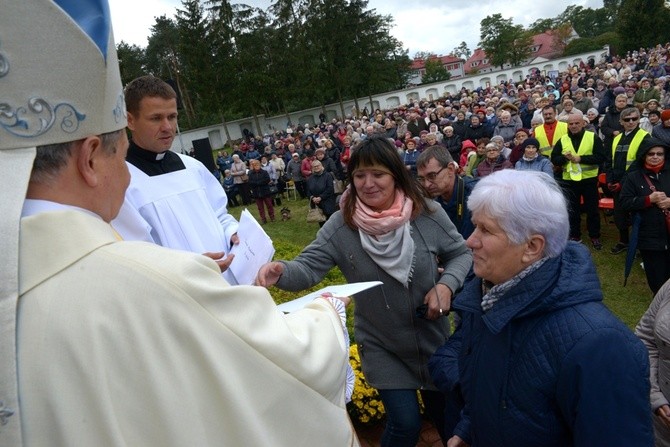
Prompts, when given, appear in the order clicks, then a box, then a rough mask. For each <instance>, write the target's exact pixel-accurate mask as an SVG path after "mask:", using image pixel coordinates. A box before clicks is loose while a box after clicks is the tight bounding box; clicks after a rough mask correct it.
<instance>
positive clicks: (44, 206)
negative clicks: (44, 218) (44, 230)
mask: <svg viewBox="0 0 670 447" xmlns="http://www.w3.org/2000/svg"><path fill="white" fill-rule="evenodd" d="M65 210H75V211H80V212H82V213H86V214H89V215H91V216H94V217H97V218H98V219H100V220H102V217H100V216H98V215H97V214H95V213H94V212H93V211H90V210H87V209H84V208H79V207H78V206H73V205H64V204H62V203H58V202H51V201H49V200H38V199H26V200H25V201H24V202H23V209H22V210H21V217H28V216H34V215H35V214H40V213H48V212H53V211H65Z"/></svg>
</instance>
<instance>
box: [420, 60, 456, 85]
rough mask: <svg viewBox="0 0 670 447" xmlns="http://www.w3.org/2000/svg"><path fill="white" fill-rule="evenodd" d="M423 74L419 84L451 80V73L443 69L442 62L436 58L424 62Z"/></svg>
mask: <svg viewBox="0 0 670 447" xmlns="http://www.w3.org/2000/svg"><path fill="white" fill-rule="evenodd" d="M424 69H425V70H426V72H425V74H424V75H423V76H422V77H421V83H423V84H427V83H429V82H438V81H448V80H449V79H451V73H449V71H448V70H447V69H446V68H444V65H442V61H441V60H440V59H439V58H437V57H432V58H430V59H428V60H427V61H426V62H425V65H424Z"/></svg>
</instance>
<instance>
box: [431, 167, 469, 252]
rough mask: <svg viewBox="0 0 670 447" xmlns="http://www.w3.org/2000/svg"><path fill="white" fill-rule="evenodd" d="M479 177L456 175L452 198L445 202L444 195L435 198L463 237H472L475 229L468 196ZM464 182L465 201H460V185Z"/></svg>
mask: <svg viewBox="0 0 670 447" xmlns="http://www.w3.org/2000/svg"><path fill="white" fill-rule="evenodd" d="M478 180H479V179H471V178H468V177H460V178H459V177H458V176H455V177H454V190H453V193H452V194H451V199H449V202H445V201H444V199H443V198H442V196H440V197H437V198H436V199H435V200H436V201H437V203H439V204H440V205H442V209H443V210H444V211H446V213H447V215H448V216H449V219H450V220H451V221H452V222H453V224H454V226H456V229H457V230H458V232H459V233H461V236H463V239H467V238H469V237H470V235H471V234H472V232H473V231H475V226H474V225H473V224H472V214H471V213H470V210H469V209H468V197H470V193H471V192H472V190H473V189H474V188H475V185H476V184H477V181H478ZM461 183H462V184H463V191H464V194H463V201H462V202H461V201H459V197H460V185H461Z"/></svg>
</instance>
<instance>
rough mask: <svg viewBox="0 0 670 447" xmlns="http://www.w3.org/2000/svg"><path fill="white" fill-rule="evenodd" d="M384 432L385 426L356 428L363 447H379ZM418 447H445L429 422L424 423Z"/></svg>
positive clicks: (381, 424)
mask: <svg viewBox="0 0 670 447" xmlns="http://www.w3.org/2000/svg"><path fill="white" fill-rule="evenodd" d="M383 431H384V424H383V423H380V424H376V425H373V426H371V427H368V426H356V434H358V440H359V441H360V443H361V447H379V446H380V445H381V444H380V442H379V441H380V439H381V437H382V432H383ZM416 446H417V447H443V446H444V444H442V441H441V440H440V437H439V435H438V434H437V430H435V427H433V424H431V423H430V422H428V421H424V422H423V427H422V428H421V434H420V435H419V443H418V444H417V445H416Z"/></svg>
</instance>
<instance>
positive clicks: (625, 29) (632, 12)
mask: <svg viewBox="0 0 670 447" xmlns="http://www.w3.org/2000/svg"><path fill="white" fill-rule="evenodd" d="M669 21H670V13H669V10H668V8H667V7H666V6H665V2H664V1H663V0H623V1H622V2H621V6H620V7H619V10H618V13H617V17H616V28H615V29H616V32H617V34H619V36H620V37H621V43H622V48H620V50H621V51H627V50H633V49H635V48H639V47H649V46H654V45H656V44H657V43H658V42H667V41H668V40H670V30H669V29H668V26H667V23H668V22H669Z"/></svg>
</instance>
